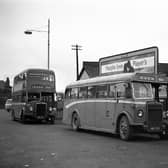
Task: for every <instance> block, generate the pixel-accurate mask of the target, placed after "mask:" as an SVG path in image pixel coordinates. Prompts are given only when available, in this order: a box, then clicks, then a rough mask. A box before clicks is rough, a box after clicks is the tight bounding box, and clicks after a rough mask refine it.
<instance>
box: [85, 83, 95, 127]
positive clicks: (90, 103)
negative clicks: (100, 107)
mask: <svg viewBox="0 0 168 168" xmlns="http://www.w3.org/2000/svg"><path fill="white" fill-rule="evenodd" d="M95 102H96V87H95V86H89V87H88V92H87V103H86V106H85V113H86V125H87V126H88V127H95V126H96V109H95V105H96V104H95Z"/></svg>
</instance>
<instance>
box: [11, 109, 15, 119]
mask: <svg viewBox="0 0 168 168" xmlns="http://www.w3.org/2000/svg"><path fill="white" fill-rule="evenodd" d="M11 120H12V121H15V120H16V118H15V112H14V110H11Z"/></svg>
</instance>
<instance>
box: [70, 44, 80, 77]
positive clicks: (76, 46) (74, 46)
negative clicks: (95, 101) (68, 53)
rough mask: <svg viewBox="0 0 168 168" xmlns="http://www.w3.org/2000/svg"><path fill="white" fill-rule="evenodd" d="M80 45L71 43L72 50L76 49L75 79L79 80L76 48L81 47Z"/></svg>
mask: <svg viewBox="0 0 168 168" xmlns="http://www.w3.org/2000/svg"><path fill="white" fill-rule="evenodd" d="M81 47H82V46H79V45H77V44H76V45H72V50H76V80H79V63H78V50H82V49H81Z"/></svg>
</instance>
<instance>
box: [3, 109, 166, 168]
mask: <svg viewBox="0 0 168 168" xmlns="http://www.w3.org/2000/svg"><path fill="white" fill-rule="evenodd" d="M25 167H29V168H168V140H160V139H159V138H158V137H136V139H134V140H133V141H130V142H124V141H121V140H120V139H119V138H117V137H115V136H112V135H110V134H105V133H97V132H92V131H80V132H74V131H72V130H71V129H70V128H69V127H68V126H65V125H63V124H61V123H60V122H57V123H56V124H55V125H50V124H35V123H26V124H22V123H20V122H15V121H11V120H10V116H9V113H7V112H6V111H4V110H0V168H25Z"/></svg>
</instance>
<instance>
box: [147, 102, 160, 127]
mask: <svg viewBox="0 0 168 168" xmlns="http://www.w3.org/2000/svg"><path fill="white" fill-rule="evenodd" d="M162 108H163V107H162V105H161V104H158V103H148V104H147V111H148V124H149V125H150V126H151V127H157V126H160V125H161V122H162V111H163V110H162Z"/></svg>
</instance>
